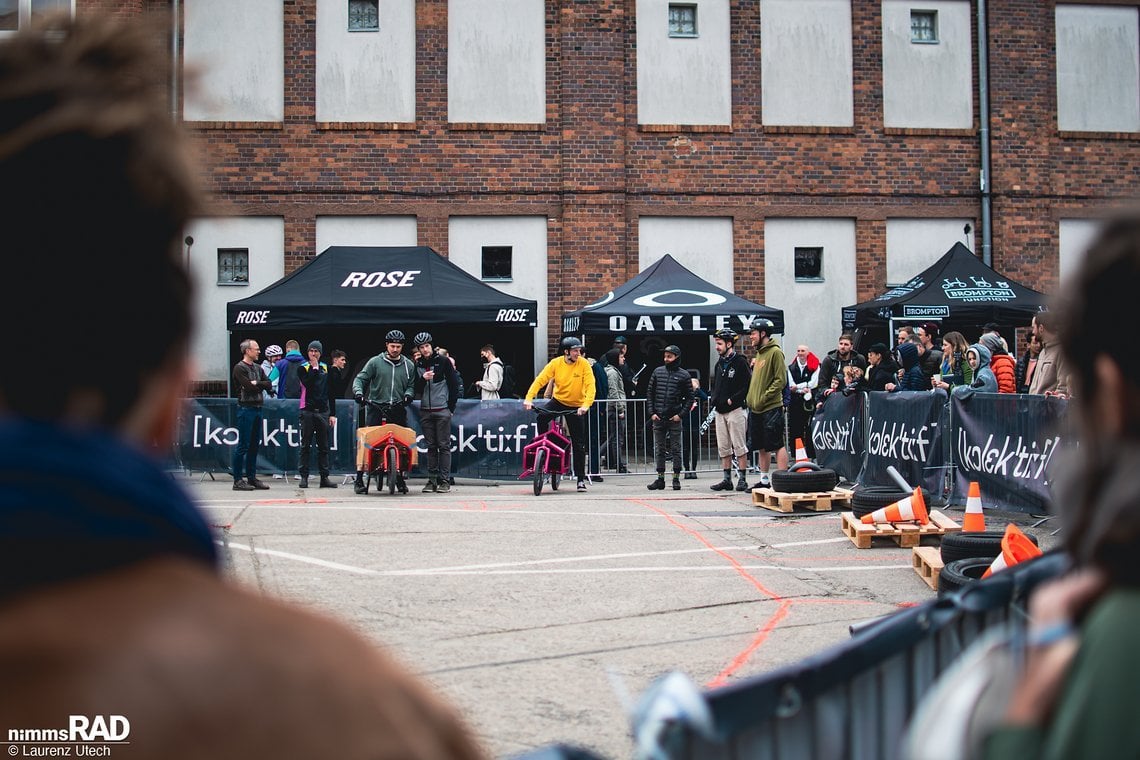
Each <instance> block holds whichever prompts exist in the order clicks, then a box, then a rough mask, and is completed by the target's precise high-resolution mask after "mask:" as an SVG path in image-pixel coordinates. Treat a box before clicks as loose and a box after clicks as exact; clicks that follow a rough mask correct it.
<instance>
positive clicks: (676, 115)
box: [637, 0, 732, 124]
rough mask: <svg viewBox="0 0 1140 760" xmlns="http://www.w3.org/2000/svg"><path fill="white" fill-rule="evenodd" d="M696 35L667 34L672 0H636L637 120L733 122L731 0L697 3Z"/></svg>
mask: <svg viewBox="0 0 1140 760" xmlns="http://www.w3.org/2000/svg"><path fill="white" fill-rule="evenodd" d="M696 5H697V34H698V36H697V37H670V36H669V0H637V122H638V123H639V124H731V123H732V57H731V53H732V45H731V39H730V33H729V5H728V0H702V1H701V2H699V3H697V4H696Z"/></svg>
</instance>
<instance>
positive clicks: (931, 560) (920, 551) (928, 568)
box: [910, 546, 942, 591]
mask: <svg viewBox="0 0 1140 760" xmlns="http://www.w3.org/2000/svg"><path fill="white" fill-rule="evenodd" d="M910 563H911V565H912V566H913V567H914V571H915V572H916V573H918V577H919V578H922V579H923V580H924V581H926V585H927V586H930V587H931V588H932V589H934V590H935V591H937V590H938V574H939V573H940V572H942V548H941V547H939V546H916V547H914V550H913V551H911V554H910Z"/></svg>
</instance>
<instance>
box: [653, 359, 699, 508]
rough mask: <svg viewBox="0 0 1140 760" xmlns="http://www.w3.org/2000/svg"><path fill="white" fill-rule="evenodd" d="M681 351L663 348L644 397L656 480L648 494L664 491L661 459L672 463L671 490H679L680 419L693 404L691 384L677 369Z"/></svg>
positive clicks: (686, 376)
mask: <svg viewBox="0 0 1140 760" xmlns="http://www.w3.org/2000/svg"><path fill="white" fill-rule="evenodd" d="M680 356H681V349H680V348H678V347H677V346H666V347H665V352H664V359H665V363H664V364H662V365H661V366H660V367H657V368H656V369H654V370H653V374H652V375H650V376H649V389H648V390H647V391H646V393H645V400H646V404H647V406H648V413H649V419H650V420H652V421H653V456H654V458H655V460H656V464H657V479H656V480H654V481H653V482H652V483H650V484H649V486H648V487H649V490H651V491H660V490H662V489H664V488H665V459H666V457H671V458H672V459H673V490H674V491H680V490H681V418H682V416H684V415H685V414H687V413H688V410H689V405H690V404H692V400H693V384H692V383H691V382H690V380H689V371H688V370H686V369H681V365H680V364H679V363H678V362H677V359H678V358H679V357H680Z"/></svg>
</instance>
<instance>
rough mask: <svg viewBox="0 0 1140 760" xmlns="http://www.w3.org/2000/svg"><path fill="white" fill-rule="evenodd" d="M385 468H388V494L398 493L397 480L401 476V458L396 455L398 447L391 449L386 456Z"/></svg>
mask: <svg viewBox="0 0 1140 760" xmlns="http://www.w3.org/2000/svg"><path fill="white" fill-rule="evenodd" d="M384 459H385V462H384V466H385V467H387V468H388V493H389V494H394V493H396V478H398V477H399V476H400V469H399V468H400V457H399V455H397V454H396V447H395V446H393V447H390V448H389V449H388V451H387V452H385V454H384Z"/></svg>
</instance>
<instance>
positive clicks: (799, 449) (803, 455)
mask: <svg viewBox="0 0 1140 760" xmlns="http://www.w3.org/2000/svg"><path fill="white" fill-rule="evenodd" d="M810 461H811V460H810V459H808V455H807V449H805V448H804V439H803V438H797V439H796V463H797V464H798V463H800V462H810Z"/></svg>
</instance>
